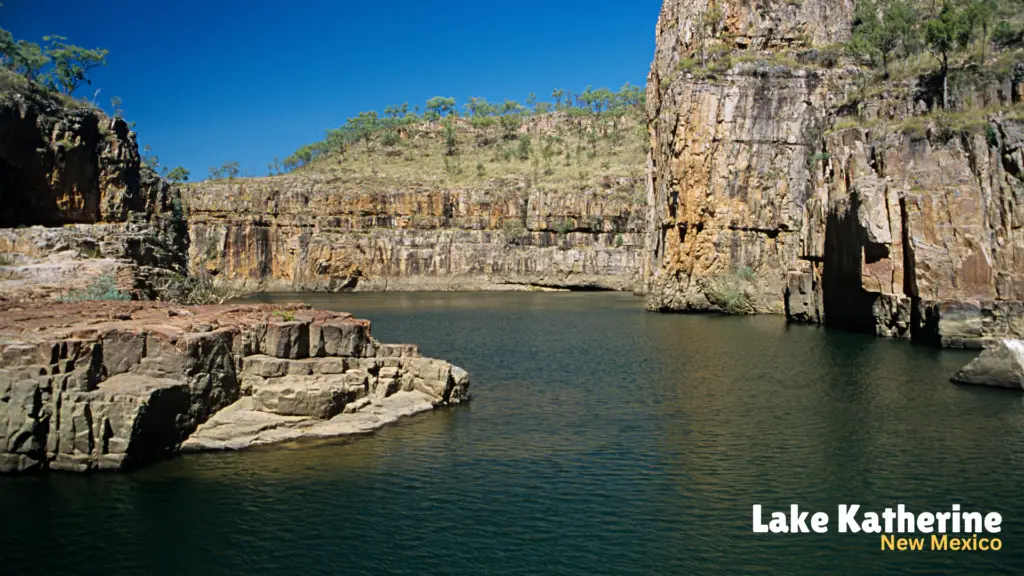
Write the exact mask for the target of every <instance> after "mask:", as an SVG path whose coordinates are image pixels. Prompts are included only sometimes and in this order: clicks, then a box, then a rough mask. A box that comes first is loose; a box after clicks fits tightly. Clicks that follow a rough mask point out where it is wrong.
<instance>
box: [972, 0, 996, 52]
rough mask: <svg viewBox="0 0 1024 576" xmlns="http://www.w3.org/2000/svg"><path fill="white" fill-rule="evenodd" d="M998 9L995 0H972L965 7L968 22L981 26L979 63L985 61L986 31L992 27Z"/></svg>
mask: <svg viewBox="0 0 1024 576" xmlns="http://www.w3.org/2000/svg"><path fill="white" fill-rule="evenodd" d="M998 11H999V5H998V3H997V2H996V0H973V2H971V5H970V6H969V7H968V8H967V18H968V19H969V21H970V24H971V25H972V26H975V27H980V28H981V63H982V64H984V63H985V57H986V54H985V49H986V48H987V47H988V33H989V29H990V28H991V27H992V21H993V20H994V19H995V17H996V13H997V12H998Z"/></svg>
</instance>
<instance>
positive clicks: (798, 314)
mask: <svg viewBox="0 0 1024 576" xmlns="http://www.w3.org/2000/svg"><path fill="white" fill-rule="evenodd" d="M716 4H717V6H718V7H719V8H720V9H721V10H722V12H723V14H724V19H723V21H722V24H721V26H720V27H719V29H718V30H717V31H716V32H715V33H713V34H705V35H704V36H702V35H701V34H699V33H698V30H699V29H700V26H699V23H700V22H701V21H702V18H703V17H704V10H705V8H706V6H707V4H706V3H703V2H694V1H689V0H666V2H665V5H664V8H663V11H662V15H661V19H660V21H659V25H658V48H657V54H656V57H655V61H654V64H653V66H652V69H651V73H650V77H649V83H648V116H649V120H650V122H651V130H652V133H651V137H652V147H651V157H650V169H651V170H650V176H649V180H648V203H649V213H648V229H647V240H646V252H645V256H646V257H645V259H644V262H643V284H644V288H645V292H646V293H647V305H648V307H649V308H650V309H654V310H663V311H705V310H707V311H712V310H727V311H739V312H767V313H779V314H782V313H785V314H787V316H788V317H789V318H790V319H791V320H793V321H798V322H814V323H823V324H827V325H829V326H834V327H839V328H845V329H849V330H856V331H862V332H868V333H873V334H877V335H880V336H889V337H900V338H911V337H913V338H915V339H919V340H921V341H926V342H929V343H932V344H935V345H941V346H977V347H980V346H981V345H982V344H983V343H984V342H986V341H987V340H988V339H991V338H998V337H1005V336H1011V337H1012V336H1018V335H1024V324H1022V322H1021V321H1020V318H1021V312H1022V311H1024V304H1022V302H1021V299H1022V291H1021V286H1022V284H1021V272H1020V267H1019V266H1018V265H1017V264H1016V263H1015V258H1016V255H1017V254H1020V253H1021V250H1022V248H1024V237H1022V236H1021V232H1020V219H1021V215H1020V207H1019V202H1020V201H1019V198H1021V194H1022V193H1024V123H1022V122H1021V121H1020V120H1014V119H1011V118H1010V117H1006V116H1001V115H993V116H989V117H988V118H985V119H984V124H985V126H986V127H983V128H980V129H977V130H974V131H965V130H953V129H950V128H949V127H943V126H940V125H936V124H935V123H934V122H931V121H930V120H929V121H928V122H925V121H924V120H922V121H920V124H921V126H922V127H921V128H920V129H918V130H911V129H908V128H907V126H898V125H897V126H894V124H899V123H900V122H905V121H906V119H907V118H910V117H912V116H914V115H919V114H922V113H926V112H928V111H931V110H933V109H934V108H935V107H936V106H937V105H938V104H939V101H938V100H936V98H935V96H934V94H935V92H934V86H930V85H928V84H927V81H926V80H927V79H921V80H912V81H908V83H907V84H908V85H906V86H901V87H897V88H899V89H893V90H891V91H888V92H886V93H883V94H878V95H875V96H870V97H861V96H858V95H856V90H855V82H854V80H855V79H856V77H857V74H858V73H859V72H858V70H857V69H855V68H844V67H842V66H839V67H836V66H835V64H834V62H827V59H826V58H823V57H822V56H823V52H822V50H821V49H820V48H819V47H821V46H825V45H827V44H830V43H834V42H839V41H843V40H844V39H845V38H846V37H847V35H848V34H849V30H850V25H851V24H850V15H851V13H852V8H853V4H854V3H853V2H852V1H845V0H818V1H813V2H812V1H808V0H805V1H804V2H802V3H792V2H785V1H782V0H779V1H774V0H772V1H767V2H758V3H755V4H750V3H746V2H740V1H739V0H727V1H725V2H717V3H716ZM753 6H756V7H757V9H756V10H755V9H754V8H753ZM737 50H739V52H736V51H737ZM723 54H728V56H727V57H726V56H722V55H723ZM702 55H703V56H702ZM702 57H704V58H708V59H711V60H709V61H710V62H711V63H709V65H708V66H707V69H708V70H710V72H708V71H705V70H704V69H697V67H694V66H692V65H691V63H692V62H694V61H695V60H696V61H699V60H700V59H701V58H702ZM715 58H717V59H718V60H714V59H715ZM965 86H966V87H962V88H958V89H957V90H960V91H961V92H963V93H956V94H954V100H955V101H956V102H958V103H973V104H974V105H975V107H977V105H979V104H981V105H984V106H997V107H998V106H1008V105H1011V104H1014V103H1017V102H1019V101H1021V93H1022V92H1021V89H1022V88H1024V69H1021V67H1018V69H1015V70H1012V71H1010V72H1009V74H1007V75H1004V76H1002V77H1000V78H997V79H988V80H984V81H982V80H979V81H978V82H975V83H973V84H971V83H970V82H967V83H965ZM939 93H940V94H941V90H940V92H939ZM981 115H982V116H983V117H984V113H981ZM851 124H852V126H853V127H848V126H850V125H851ZM858 124H863V125H864V126H870V127H871V128H859V127H857V125H858ZM737 302H740V303H742V306H739V305H737Z"/></svg>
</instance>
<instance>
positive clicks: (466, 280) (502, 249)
mask: <svg viewBox="0 0 1024 576" xmlns="http://www.w3.org/2000/svg"><path fill="white" fill-rule="evenodd" d="M637 184H638V182H635V181H633V180H632V179H628V178H624V179H618V180H613V179H610V178H609V179H606V180H605V182H604V183H603V185H602V186H600V187H598V188H597V189H587V190H572V191H564V190H546V189H544V188H540V187H530V186H528V185H527V184H526V183H524V182H521V181H514V180H512V181H497V182H492V183H491V184H488V185H486V186H483V187H477V188H467V189H457V188H447V187H444V186H438V187H436V188H433V187H425V186H424V187H412V189H407V190H395V189H390V190H384V191H377V190H376V189H377V187H376V186H374V185H367V186H360V185H358V184H352V183H349V182H347V181H345V180H342V179H340V178H338V179H336V178H332V177H331V176H330V175H319V174H309V175H306V174H301V173H299V174H294V175H286V176H278V177H273V178H259V179H238V180H219V181H214V182H204V183H201V184H197V185H192V186H190V187H189V188H188V190H187V191H186V194H185V204H186V207H187V212H188V221H189V231H190V236H191V239H192V244H191V249H190V252H189V256H190V263H191V266H192V267H193V269H202V270H205V271H208V272H210V273H212V274H214V275H215V276H216V277H217V278H218V279H219V280H220V281H227V282H231V283H235V284H240V285H244V286H246V287H248V288H251V289H262V290H294V291H328V292H330V291H340V290H478V289H482V290H490V289H514V288H524V287H528V286H536V287H551V288H570V289H610V290H632V289H634V287H635V286H636V283H637V281H638V278H639V262H640V254H641V250H642V244H643V233H642V231H643V226H644V220H643V217H642V210H640V209H638V206H637V205H636V203H637V202H638V201H642V200H641V199H639V198H636V196H635V195H634V194H633V189H634V188H635V186H636V185H637Z"/></svg>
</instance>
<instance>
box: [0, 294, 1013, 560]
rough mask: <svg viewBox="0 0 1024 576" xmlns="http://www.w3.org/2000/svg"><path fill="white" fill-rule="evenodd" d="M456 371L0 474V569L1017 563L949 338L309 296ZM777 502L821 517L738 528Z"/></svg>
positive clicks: (1001, 468)
mask: <svg viewBox="0 0 1024 576" xmlns="http://www.w3.org/2000/svg"><path fill="white" fill-rule="evenodd" d="M303 299H304V300H305V301H307V302H309V303H311V304H314V305H317V306H321V307H327V308H334V309H344V310H349V311H351V312H354V313H356V314H357V315H358V316H360V317H366V318H370V319H372V320H373V321H374V326H373V331H374V334H375V336H377V337H378V338H379V339H381V340H383V341H387V342H416V343H419V344H421V345H422V348H423V350H424V352H425V353H427V354H429V355H432V356H438V357H442V358H446V359H449V360H451V361H453V362H455V363H457V364H459V365H461V366H463V367H465V368H467V369H468V370H469V371H470V372H471V373H472V376H473V392H474V400H473V402H472V404H471V405H470V406H468V407H460V408H455V409H450V410H442V411H438V412H434V413H431V414H427V415H423V416H418V417H415V418H412V419H409V420H406V421H405V422H403V423H401V424H398V425H396V426H394V427H391V428H388V429H385V430H383V431H381V432H379V433H377V434H375V435H373V436H370V437H365V438H361V439H357V440H350V441H341V442H333V443H327V444H321V445H306V446H301V447H296V446H286V447H281V448H277V449H264V450H258V451H251V452H243V453H235V454H204V455H192V456H186V457H181V458H177V459H175V460H172V461H169V462H166V463H163V464H159V465H157V466H154V467H152V468H148V469H145V470H142V471H139V472H135V473H132V474H129V475H95V476H73V475H59V474H52V475H49V476H38V477H19V478H0V513H2V520H0V546H2V547H3V550H2V553H3V556H2V558H0V574H19V575H20V574H191V575H199V574H245V575H258V574H302V575H308V574H346V575H348V574H410V575H414V574H417V575H418V574H471V575H477V574H524V575H539V574H580V575H591V574H638V575H640V574H643V575H649V574H726V573H730V574H731V573H735V574H741V573H777V574H814V575H817V574H841V573H846V574H868V573H876V574H877V573H889V574H903V573H917V574H936V573H939V574H941V573H965V574H980V573H992V572H998V571H1002V572H1007V573H1018V574H1019V573H1024V553H1022V547H1024V541H1022V536H1024V400H1022V396H1020V395H1018V394H1015V393H1009V392H1004V391H999V390H988V389H976V388H965V387H957V386H954V385H952V384H950V383H949V382H948V380H947V379H948V377H949V375H950V374H951V373H952V372H954V371H955V370H956V369H957V368H959V367H960V366H961V365H962V364H964V363H965V362H966V361H967V360H969V359H970V357H971V355H970V354H968V353H957V352H948V351H947V352H939V351H935V350H931V349H928V348H921V347H917V346H913V345H910V344H908V343H904V342H890V341H885V340H879V339H874V338H870V337H865V336H859V335H851V334H845V333H841V332H833V331H825V330H821V329H817V328H812V327H787V326H786V324H785V323H784V321H783V320H782V319H780V318H767V317H765V318H720V317H710V316H708V317H704V316H663V315H656V314H649V313H645V312H643V311H642V307H641V303H640V302H639V301H638V300H637V299H635V298H632V297H630V296H626V295H620V294H471V295H467V294H409V295H402V294H386V295H380V294H377V295H345V296H315V295H304V296H303ZM954 502H956V503H961V504H963V505H964V506H965V507H969V508H978V509H982V510H983V511H998V512H1001V513H1002V514H1003V517H1004V522H1003V525H1004V530H1003V533H1002V534H1001V536H1002V539H1003V542H1004V548H1003V550H1002V552H998V553H992V552H989V553H982V552H973V553H972V552H962V553H951V552H947V553H941V552H935V553H933V552H915V553H909V552H904V553H898V552H881V551H880V550H879V546H880V538H879V537H878V536H877V535H851V534H838V533H836V527H835V522H836V520H835V516H836V514H835V511H836V506H837V505H838V504H840V503H847V504H849V503H856V504H862V505H864V507H865V508H868V509H877V510H881V509H882V508H884V507H886V506H890V505H895V504H897V503H904V504H907V505H908V506H910V507H911V509H916V510H940V511H941V510H948V509H949V507H950V505H951V504H952V503H954ZM758 503H759V504H763V505H765V506H767V507H779V508H782V507H786V506H788V505H789V504H791V503H799V504H801V505H802V506H803V507H805V508H806V509H810V510H812V511H813V510H824V511H827V512H829V514H830V516H832V517H833V524H832V530H831V531H830V532H829V533H828V534H826V535H818V534H810V535H773V536H769V535H760V534H753V533H752V532H751V506H752V505H753V504H758Z"/></svg>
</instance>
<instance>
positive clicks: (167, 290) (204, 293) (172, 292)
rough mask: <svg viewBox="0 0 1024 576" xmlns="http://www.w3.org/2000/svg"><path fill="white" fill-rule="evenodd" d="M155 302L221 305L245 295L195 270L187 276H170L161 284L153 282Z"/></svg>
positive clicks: (243, 292) (204, 272)
mask: <svg viewBox="0 0 1024 576" xmlns="http://www.w3.org/2000/svg"><path fill="white" fill-rule="evenodd" d="M154 286H155V288H156V298H155V299H156V300H159V301H161V302H176V303H178V304H185V305H189V306H193V305H202V304H223V303H225V302H227V301H228V300H234V299H235V298H241V297H243V296H245V295H246V292H245V291H244V290H240V289H238V288H235V287H232V286H227V285H224V284H220V283H217V282H216V281H215V280H214V277H213V275H212V274H210V273H208V272H206V271H205V270H196V271H194V272H193V273H191V274H189V275H188V276H183V275H181V274H171V275H169V276H167V277H166V278H165V279H164V281H163V282H162V283H159V284H157V283H156V282H154Z"/></svg>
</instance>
